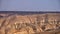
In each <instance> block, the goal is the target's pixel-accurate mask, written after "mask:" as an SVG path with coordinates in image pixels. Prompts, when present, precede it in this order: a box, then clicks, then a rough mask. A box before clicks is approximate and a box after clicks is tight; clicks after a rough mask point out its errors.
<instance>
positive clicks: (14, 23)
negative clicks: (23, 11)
mask: <svg viewBox="0 0 60 34" xmlns="http://www.w3.org/2000/svg"><path fill="white" fill-rule="evenodd" d="M0 34H60V14H58V13H45V14H32V15H30V14H29V15H19V14H0Z"/></svg>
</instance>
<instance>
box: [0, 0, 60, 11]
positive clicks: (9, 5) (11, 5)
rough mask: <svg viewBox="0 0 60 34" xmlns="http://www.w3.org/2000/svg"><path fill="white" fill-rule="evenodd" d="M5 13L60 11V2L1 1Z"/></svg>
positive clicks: (51, 0) (0, 8)
mask: <svg viewBox="0 0 60 34" xmlns="http://www.w3.org/2000/svg"><path fill="white" fill-rule="evenodd" d="M0 10H3V11H47V10H49V11H52V10H60V3H59V0H0Z"/></svg>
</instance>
